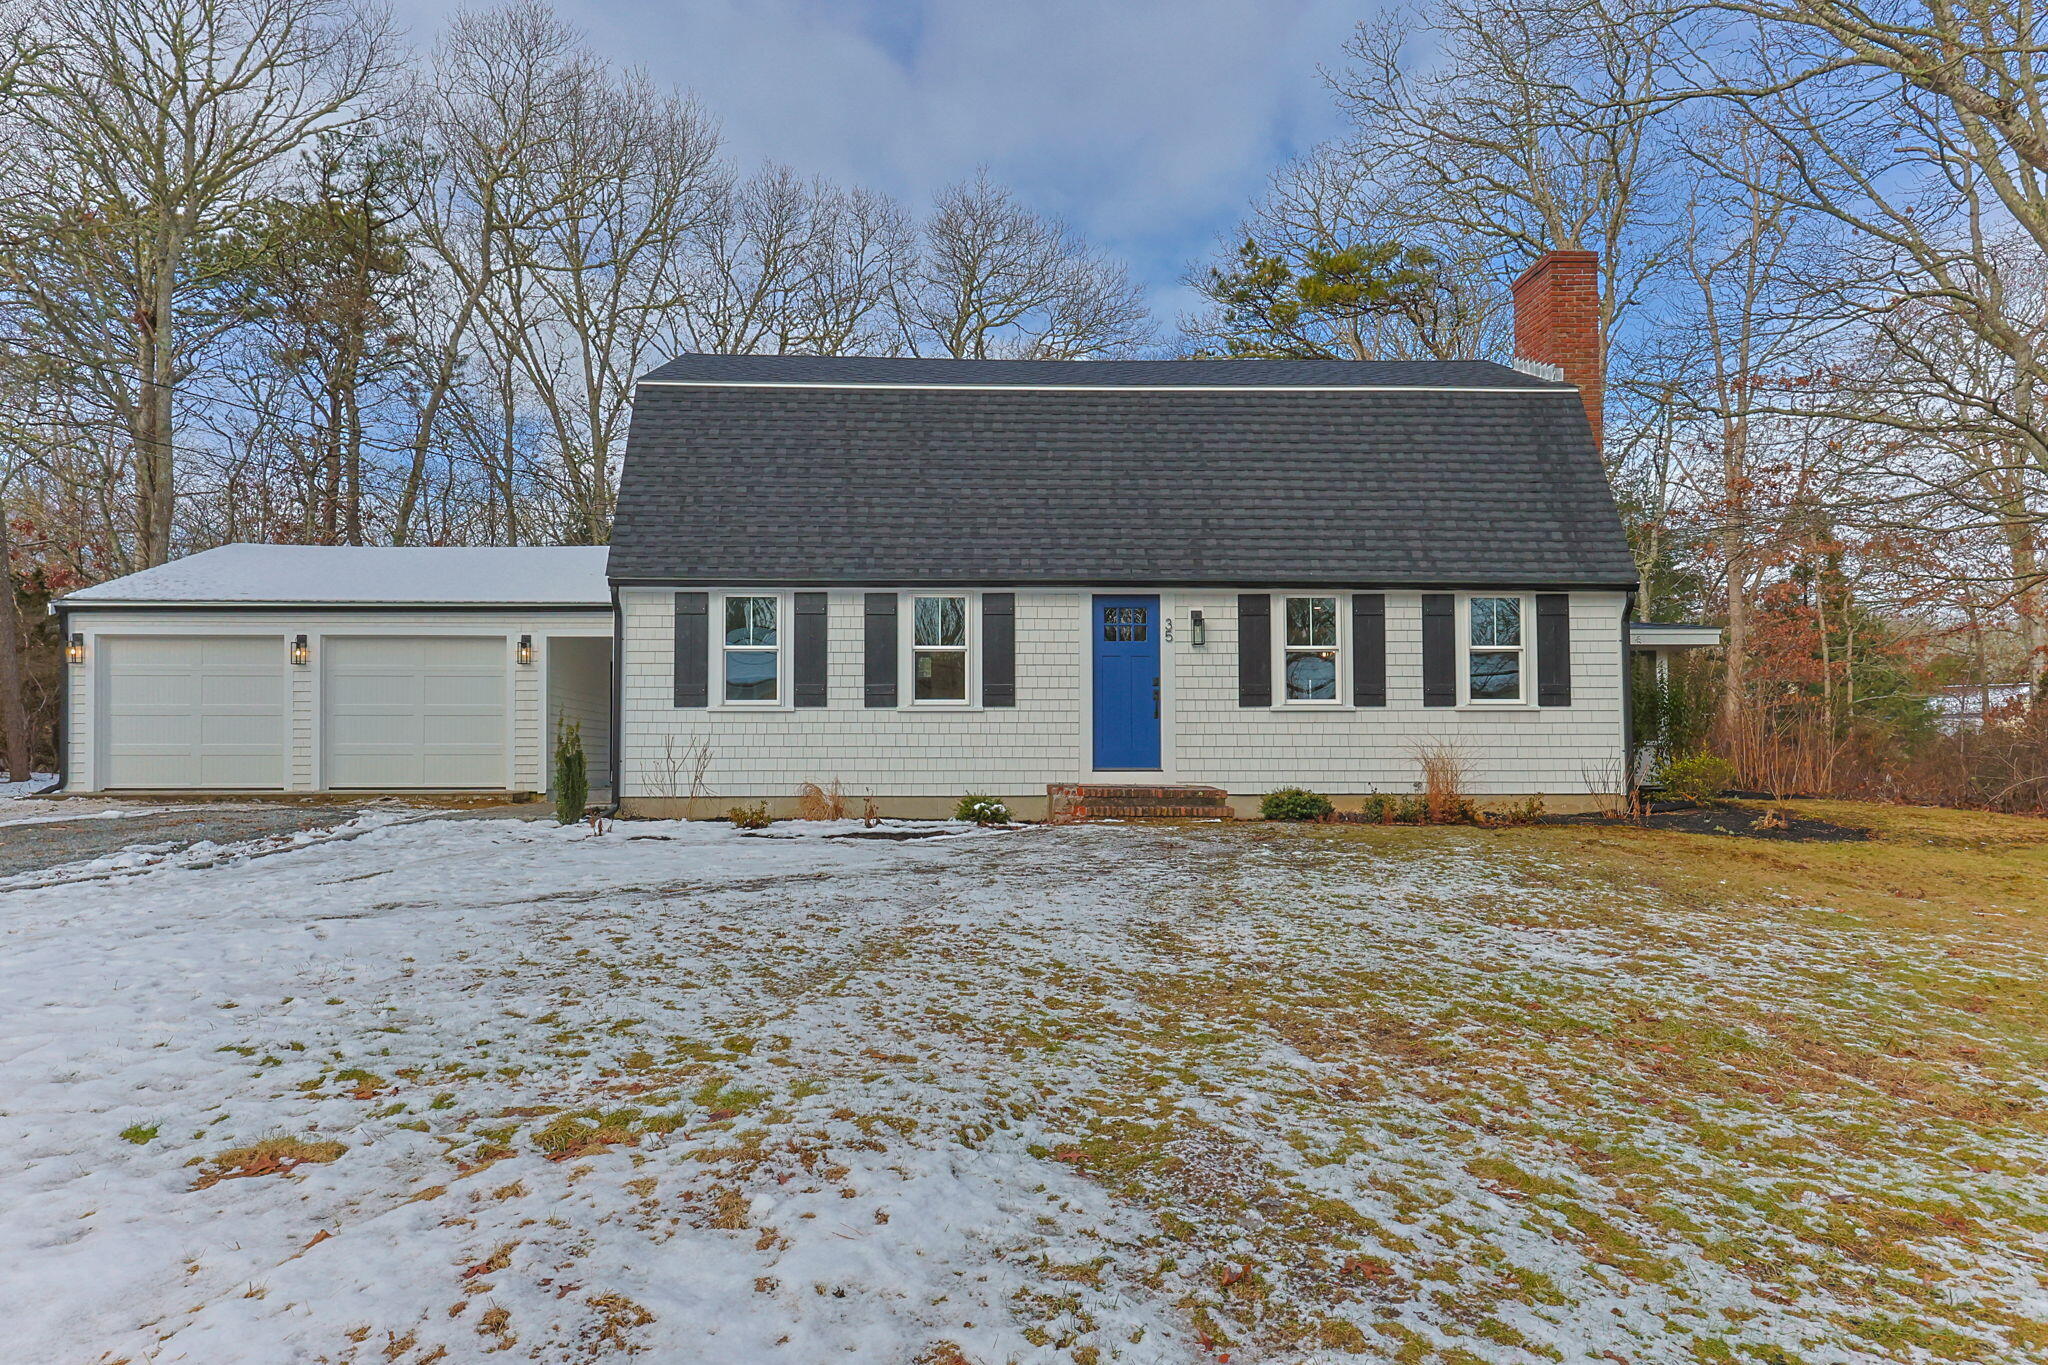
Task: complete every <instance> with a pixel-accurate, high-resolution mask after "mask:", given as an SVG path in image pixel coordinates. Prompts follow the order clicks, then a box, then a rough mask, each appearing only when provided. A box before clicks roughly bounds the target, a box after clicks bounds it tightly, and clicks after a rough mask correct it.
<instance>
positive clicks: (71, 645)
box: [64, 635, 85, 664]
mask: <svg viewBox="0 0 2048 1365" xmlns="http://www.w3.org/2000/svg"><path fill="white" fill-rule="evenodd" d="M64 662H65V663H67V664H82V663H84V662H85V637H84V636H83V635H73V636H72V637H71V639H70V640H69V641H68V642H66V644H65V646H64Z"/></svg>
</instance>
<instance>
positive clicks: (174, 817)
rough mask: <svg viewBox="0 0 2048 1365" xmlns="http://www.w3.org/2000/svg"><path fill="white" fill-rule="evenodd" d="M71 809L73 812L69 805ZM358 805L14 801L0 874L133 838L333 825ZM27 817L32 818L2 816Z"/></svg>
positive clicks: (78, 857) (82, 857) (178, 840)
mask: <svg viewBox="0 0 2048 1365" xmlns="http://www.w3.org/2000/svg"><path fill="white" fill-rule="evenodd" d="M73 809H76V811H77V814H76V815H73V814H72V813H71V811H72V810H73ZM358 809H360V807H357V806H353V805H349V806H278V805H260V806H259V805H247V806H240V805H232V806H215V805H206V806H155V805H151V804H148V803H143V802H129V803H117V802H98V801H94V802H90V803H88V802H85V801H21V802H10V803H8V804H6V805H4V806H0V877H12V876H15V875H17V874H19V873H23V872H36V871H40V870H41V869H43V868H47V867H58V866H61V865H62V864H65V863H75V862H84V861H86V860H87V859H91V858H101V857H105V856H106V855H107V854H109V853H114V852H117V851H119V850H121V849H124V848H128V847H130V846H131V845H135V844H173V845H176V846H177V847H180V848H183V847H187V846H189V845H192V844H196V843H200V842H202V841H205V840H212V841H213V842H215V843H222V844H225V843H231V842H233V841H236V840H240V839H258V838H262V837H264V836H266V835H274V834H292V833H296V832H297V831H299V830H302V829H319V828H322V827H325V826H328V825H338V824H341V823H342V822H343V821H345V820H348V819H349V818H351V817H352V816H354V815H355V813H356V812H357V810H358ZM24 818H26V819H31V820H33V821H34V823H27V824H22V823H6V822H7V821H17V820H22V819H24Z"/></svg>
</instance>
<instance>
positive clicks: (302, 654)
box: [292, 635, 313, 668]
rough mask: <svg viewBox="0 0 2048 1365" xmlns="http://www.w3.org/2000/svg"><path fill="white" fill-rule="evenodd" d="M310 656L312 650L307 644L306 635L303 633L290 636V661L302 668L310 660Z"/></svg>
mask: <svg viewBox="0 0 2048 1365" xmlns="http://www.w3.org/2000/svg"><path fill="white" fill-rule="evenodd" d="M312 658H313V651H312V649H311V648H309V647H308V646H307V644H306V637H305V636H303V635H298V636H294V637H293V638H292V663H293V664H295V665H297V666H298V667H300V668H304V667H305V666H306V665H307V664H308V663H310V662H311V661H312Z"/></svg>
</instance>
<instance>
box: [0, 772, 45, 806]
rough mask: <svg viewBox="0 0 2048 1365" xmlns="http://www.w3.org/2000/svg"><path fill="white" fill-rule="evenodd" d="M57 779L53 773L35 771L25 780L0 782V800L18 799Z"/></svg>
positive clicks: (39, 789)
mask: <svg viewBox="0 0 2048 1365" xmlns="http://www.w3.org/2000/svg"><path fill="white" fill-rule="evenodd" d="M56 780H57V774H55V773H36V774H35V775H34V776H32V777H30V778H29V779H28V781H26V782H0V801H19V800H21V799H22V798H24V797H26V796H27V795H28V794H29V793H31V792H39V791H41V790H42V789H43V788H45V787H47V786H49V785H50V784H51V783H52V782H55V781H56Z"/></svg>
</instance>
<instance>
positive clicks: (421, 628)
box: [65, 608, 611, 792]
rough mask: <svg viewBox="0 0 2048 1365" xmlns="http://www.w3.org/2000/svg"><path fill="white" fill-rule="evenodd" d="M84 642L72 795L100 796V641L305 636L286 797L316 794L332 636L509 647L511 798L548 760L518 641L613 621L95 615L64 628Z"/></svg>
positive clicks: (579, 615) (590, 616)
mask: <svg viewBox="0 0 2048 1365" xmlns="http://www.w3.org/2000/svg"><path fill="white" fill-rule="evenodd" d="M66 629H67V632H77V633H79V634H82V635H84V636H85V638H86V660H87V662H86V663H85V665H84V666H82V667H67V670H66V675H67V676H66V679H65V686H66V688H67V689H68V709H67V711H66V713H65V723H66V726H67V732H66V738H65V752H66V756H67V759H68V765H67V769H66V774H65V785H66V789H67V790H70V791H96V790H99V775H98V773H97V766H98V765H97V750H98V744H99V736H98V733H97V729H96V726H95V723H94V722H95V715H96V705H97V701H98V699H97V697H96V696H95V694H94V683H95V680H96V678H97V677H98V676H99V672H100V663H99V661H100V659H101V657H102V651H101V645H100V641H101V639H102V637H108V636H127V635H151V634H164V633H172V634H182V635H252V636H261V637H266V638H274V639H276V641H277V647H278V649H279V651H280V652H282V651H283V650H284V649H285V648H286V647H287V644H288V642H289V641H290V639H291V638H292V637H293V636H294V635H301V634H303V635H306V636H308V637H309V638H310V640H311V643H312V649H313V662H312V664H311V665H310V666H308V667H303V668H298V667H294V668H289V669H287V670H286V694H287V696H288V698H289V704H290V715H289V717H288V726H287V731H288V734H289V736H290V741H289V749H288V752H287V753H286V755H285V772H286V779H285V780H286V783H287V785H286V787H285V790H287V791H318V790H320V789H321V776H320V762H321V759H320V748H321V740H320V725H319V711H320V683H319V679H320V661H321V657H322V654H321V637H322V636H323V635H324V634H333V635H391V636H416V635H428V636H434V635H493V636H499V637H502V638H503V639H504V640H505V641H506V654H507V659H508V667H510V668H511V691H510V715H509V717H508V727H509V736H510V761H509V764H508V773H507V780H506V785H505V790H508V791H518V792H537V791H541V790H544V788H545V786H546V773H547V765H546V755H545V754H544V753H543V743H542V729H543V718H542V714H541V711H542V706H543V699H544V696H545V686H544V678H543V672H542V669H541V668H540V667H539V666H538V665H535V666H528V667H519V666H516V665H511V664H509V659H510V657H511V648H512V643H513V642H514V641H516V640H517V639H518V638H519V637H520V636H521V635H532V636H535V637H536V639H539V638H540V637H543V636H546V635H550V634H559V635H577V636H609V635H610V634H611V613H610V612H609V611H608V610H606V609H603V608H597V609H593V610H590V611H543V612H532V611H519V610H516V609H511V610H502V611H455V612H450V611H331V610H330V611H321V610H312V609H309V610H306V611H304V612H292V611H237V610H235V609H233V608H222V609H220V610H217V611H216V610H206V611H183V610H179V611H150V610H146V609H144V610H134V611H129V610H117V609H111V608H106V609H94V610H90V611H79V612H76V613H74V614H73V615H72V616H71V618H70V620H69V621H68V623H67V626H66Z"/></svg>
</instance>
